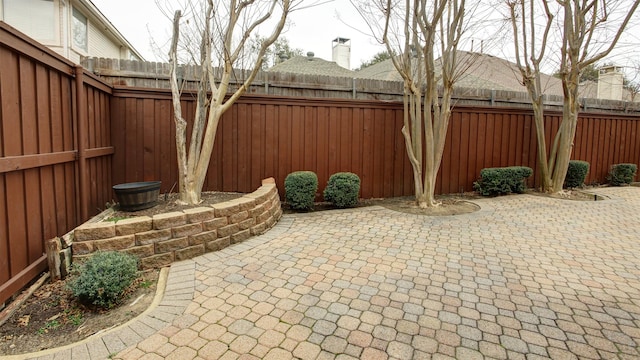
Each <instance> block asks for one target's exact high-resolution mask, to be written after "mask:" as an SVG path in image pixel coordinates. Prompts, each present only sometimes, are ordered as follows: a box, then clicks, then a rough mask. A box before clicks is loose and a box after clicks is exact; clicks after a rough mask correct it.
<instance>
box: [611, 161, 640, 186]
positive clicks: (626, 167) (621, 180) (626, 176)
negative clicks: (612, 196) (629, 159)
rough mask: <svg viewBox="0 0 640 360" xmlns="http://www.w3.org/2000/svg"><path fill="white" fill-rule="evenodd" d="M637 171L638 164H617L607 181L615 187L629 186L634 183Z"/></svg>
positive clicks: (612, 168) (612, 167)
mask: <svg viewBox="0 0 640 360" xmlns="http://www.w3.org/2000/svg"><path fill="white" fill-rule="evenodd" d="M637 170H638V166H637V165H636V164H615V165H613V166H611V170H610V171H609V175H608V176H607V180H608V181H609V184H611V185H613V186H621V185H628V184H631V182H632V181H633V178H634V177H635V176H636V171H637Z"/></svg>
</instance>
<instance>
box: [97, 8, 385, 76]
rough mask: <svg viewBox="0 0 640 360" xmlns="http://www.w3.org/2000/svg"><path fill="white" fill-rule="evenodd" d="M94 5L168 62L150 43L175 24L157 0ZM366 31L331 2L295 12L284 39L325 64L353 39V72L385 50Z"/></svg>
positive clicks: (150, 56) (353, 14) (350, 11)
mask: <svg viewBox="0 0 640 360" xmlns="http://www.w3.org/2000/svg"><path fill="white" fill-rule="evenodd" d="M92 2H93V3H94V4H95V5H96V6H97V7H98V9H100V11H101V12H102V13H103V14H104V15H105V16H106V17H107V18H108V19H109V20H110V21H111V23H113V25H114V26H115V27H116V28H117V29H118V30H119V31H120V33H122V35H124V37H125V38H126V39H127V40H129V42H130V43H131V44H132V45H133V46H134V47H135V48H136V50H138V51H139V52H140V53H141V54H142V55H143V56H144V57H145V59H146V60H149V61H165V60H166V56H165V55H164V54H160V55H161V56H165V59H162V58H157V57H156V56H155V54H154V51H153V47H152V46H151V41H150V40H151V39H152V40H153V41H155V42H156V43H158V44H164V43H165V42H168V41H169V40H170V37H171V20H170V19H168V18H167V17H165V15H163V14H162V12H161V11H160V9H158V7H157V5H156V3H155V0H92ZM123 9H126V11H123ZM346 22H348V23H349V24H350V25H346V24H345V23H346ZM354 28H355V29H354ZM358 28H359V29H360V30H358ZM365 30H366V25H365V24H364V22H363V21H362V19H361V17H360V15H359V14H358V12H357V11H356V9H354V8H353V6H352V5H351V4H350V2H349V1H348V0H333V1H331V0H329V1H326V2H324V3H322V4H320V5H317V6H315V7H313V8H307V9H300V10H297V11H294V12H293V13H292V15H291V18H290V23H289V26H288V28H286V29H285V31H284V32H283V33H282V34H281V35H280V36H281V37H285V38H287V40H289V44H290V46H291V47H293V48H299V49H302V50H303V54H306V53H307V52H309V51H311V52H313V53H314V54H315V56H317V57H320V58H322V59H325V60H331V56H332V41H333V40H334V39H335V38H337V37H341V38H347V39H350V40H351V68H356V67H358V66H360V64H361V63H362V62H363V61H366V60H369V59H371V58H372V57H373V56H374V55H375V54H377V53H379V52H380V51H384V50H385V48H384V46H382V45H380V44H377V43H376V41H375V40H374V39H373V38H372V37H370V36H367V35H365V34H363V32H364V31H365Z"/></svg>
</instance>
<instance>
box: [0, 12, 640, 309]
mask: <svg viewBox="0 0 640 360" xmlns="http://www.w3.org/2000/svg"><path fill="white" fill-rule="evenodd" d="M0 64H1V66H0V122H1V124H0V303H2V302H4V301H6V300H7V299H8V298H9V297H10V296H11V295H12V294H13V293H15V292H16V291H17V290H19V289H20V288H21V287H22V286H24V285H25V284H26V283H27V282H29V281H31V280H32V279H33V278H34V277H35V276H36V275H37V274H38V273H40V272H41V271H43V270H44V269H45V256H44V252H45V250H44V241H45V240H46V239H50V238H53V237H55V236H60V235H62V234H64V233H66V232H68V231H69V230H71V229H72V228H74V227H75V226H77V225H78V224H80V223H82V222H83V221H85V220H86V219H87V218H88V217H90V216H91V215H93V214H96V213H98V212H99V211H100V210H101V209H103V208H104V207H105V203H106V202H108V201H110V200H112V198H113V196H112V190H111V186H112V184H116V183H123V182H132V181H143V180H161V181H162V189H161V191H162V192H169V191H171V190H172V189H174V184H175V183H176V181H177V179H176V175H177V170H176V166H177V165H176V150H175V126H174V123H173V120H172V109H171V94H170V91H169V90H167V89H149V88H137V87H132V86H131V84H128V82H129V80H122V78H121V77H118V76H120V75H121V74H120V75H118V74H115V75H114V74H111V75H113V76H115V77H114V79H116V80H113V81H114V82H115V84H114V85H113V86H112V85H107V84H106V83H104V82H103V81H102V80H101V79H100V78H98V77H97V76H95V75H92V74H91V73H89V72H87V71H86V70H84V69H82V68H81V67H79V66H75V65H74V64H72V63H71V62H69V61H67V60H65V59H63V58H61V57H60V56H58V55H56V54H55V53H53V52H52V51H50V50H48V49H46V48H44V47H43V46H41V45H38V44H37V43H35V42H34V41H33V40H31V39H29V38H27V37H26V36H24V35H22V34H21V33H19V32H17V31H16V30H15V29H13V28H11V27H9V26H7V25H5V24H4V23H2V22H0ZM128 76H130V77H133V78H137V76H138V75H136V74H135V73H132V74H128ZM265 76H266V75H265ZM160 80H162V79H160ZM160 80H158V82H162V81H160ZM298 80H300V79H299V78H297V77H296V76H294V75H283V76H281V77H279V78H278V81H277V82H276V81H275V78H268V77H264V79H263V80H262V81H263V82H262V83H260V82H259V81H258V82H257V83H256V85H255V86H254V87H252V93H250V94H248V95H247V96H244V97H242V98H241V99H240V100H239V101H238V102H237V103H236V104H235V105H234V106H233V107H232V108H231V110H230V111H228V112H227V113H226V114H225V115H224V118H223V120H222V122H221V124H220V127H219V130H218V135H217V138H216V144H215V147H214V153H213V156H212V160H211V164H210V167H209V171H208V177H207V180H206V183H205V190H221V191H238V192H250V191H252V190H254V189H255V188H257V187H259V186H260V184H261V179H264V178H268V177H274V178H275V179H276V182H277V185H278V186H279V187H280V188H281V189H282V188H283V183H284V179H285V177H286V176H287V174H289V173H290V172H292V171H296V170H311V171H314V172H316V173H317V174H318V178H319V181H320V189H319V192H320V193H321V192H322V189H323V188H324V186H325V184H326V182H327V180H328V178H329V176H330V175H331V174H333V173H336V172H339V171H350V172H354V173H356V174H358V175H359V176H360V178H361V179H362V192H361V197H363V198H376V197H390V196H401V195H410V194H412V193H413V180H412V179H413V177H412V173H411V166H410V165H409V162H408V160H407V156H406V154H405V146H404V139H403V138H402V135H401V133H400V129H401V127H402V104H401V103H399V102H397V101H381V100H380V99H396V98H397V96H398V94H397V93H394V92H393V89H394V88H395V86H396V85H393V84H388V85H389V87H388V88H387V89H386V90H384V91H382V92H380V91H379V90H375V86H374V85H375V84H373V83H370V84H369V85H366V84H365V85H366V86H365V88H356V85H354V84H355V83H354V82H353V81H352V79H348V80H349V81H346V82H341V81H343V80H344V79H342V80H340V81H337V80H336V81H334V80H331V81H329V83H330V84H332V85H327V84H324V83H321V82H322V81H324V80H323V79H319V78H318V79H315V78H314V79H311V80H310V78H304V79H302V81H319V82H320V83H319V84H307V83H305V84H303V85H300V88H296V86H297V85H296V81H298ZM140 81H147V80H144V79H142V80H140ZM358 84H360V85H358V86H361V85H362V84H363V83H358ZM376 84H378V83H376ZM378 85H384V84H381V83H380V84H378ZM368 87H373V88H372V89H369V88H368ZM354 88H356V89H355V91H354V90H353V89H354ZM260 89H264V92H263V94H260V93H261V90H260ZM376 91H378V92H376ZM337 94H342V95H341V97H343V98H342V99H340V98H335V97H338V95H337ZM350 95H351V96H350ZM494 95H495V94H493V93H492V92H490V94H486V93H485V92H483V91H478V92H477V93H475V95H473V96H471V97H470V98H468V99H462V98H460V99H458V100H457V107H456V108H455V110H454V112H453V118H452V120H451V125H450V129H449V132H448V134H447V143H446V147H445V153H444V158H443V162H442V166H441V169H440V172H439V175H438V184H437V190H436V191H437V192H438V193H457V192H460V191H469V190H471V188H472V184H473V181H474V180H476V178H477V176H478V174H479V172H480V170H481V169H482V168H485V167H494V166H508V165H526V166H530V167H532V168H535V167H536V165H535V163H536V143H535V126H534V124H533V119H532V115H531V109H530V107H526V106H525V103H524V102H523V101H524V100H522V98H521V97H513V94H501V95H500V94H498V95H500V96H498V97H497V98H494ZM302 96H304V97H302ZM327 96H331V97H332V98H328V97H327ZM501 96H502V97H501ZM350 97H354V98H355V99H352V98H350ZM182 101H183V110H184V112H185V116H186V118H187V119H192V118H193V112H194V105H195V102H194V97H193V94H191V93H188V92H187V93H185V94H184V95H183V99H182ZM480 104H484V106H480ZM589 104H591V105H590V107H589V109H588V111H584V112H583V113H582V114H581V118H580V121H579V125H578V131H577V135H576V140H575V146H574V152H573V158H574V159H582V160H586V161H589V162H590V163H591V171H590V173H589V176H588V178H587V182H604V181H605V177H606V174H607V171H608V169H609V167H610V166H611V165H612V164H615V163H621V162H631V163H636V164H638V163H640V129H638V126H639V125H638V123H639V119H638V115H637V111H636V112H635V115H627V114H625V112H628V111H629V108H628V107H627V104H620V103H615V102H614V103H611V102H609V103H607V102H604V103H602V104H601V103H599V102H596V103H589ZM594 104H595V105H597V106H598V107H595V106H592V105H594ZM490 105H502V107H500V106H490ZM551 105H552V106H551V107H553V106H557V104H555V105H553V104H551ZM634 105H635V104H634ZM615 109H618V110H619V111H617V112H616V111H612V110H615ZM634 109H635V107H634ZM634 111H635V110H634ZM559 120H560V114H559V113H557V112H552V111H549V112H548V113H547V119H546V122H547V124H548V125H549V129H548V131H547V134H546V136H547V141H548V142H549V141H550V139H551V136H552V135H553V134H554V133H555V132H556V131H557V128H558V124H559ZM537 183H538V179H537V177H534V178H533V179H532V180H531V181H530V184H529V185H534V184H537Z"/></svg>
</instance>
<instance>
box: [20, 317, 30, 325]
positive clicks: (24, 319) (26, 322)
mask: <svg viewBox="0 0 640 360" xmlns="http://www.w3.org/2000/svg"><path fill="white" fill-rule="evenodd" d="M30 319H31V315H25V316H23V317H21V318H19V319H18V325H20V326H27V325H29V320H30Z"/></svg>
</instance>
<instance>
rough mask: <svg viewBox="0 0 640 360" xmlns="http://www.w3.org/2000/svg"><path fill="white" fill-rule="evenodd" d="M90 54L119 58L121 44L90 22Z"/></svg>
mask: <svg viewBox="0 0 640 360" xmlns="http://www.w3.org/2000/svg"><path fill="white" fill-rule="evenodd" d="M89 56H94V57H104V58H112V59H119V58H120V46H118V45H116V44H114V43H113V41H111V39H109V38H108V37H107V36H106V35H105V34H104V33H102V32H101V31H100V30H99V29H97V28H96V26H95V24H93V23H92V22H91V21H90V22H89Z"/></svg>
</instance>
